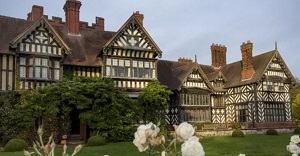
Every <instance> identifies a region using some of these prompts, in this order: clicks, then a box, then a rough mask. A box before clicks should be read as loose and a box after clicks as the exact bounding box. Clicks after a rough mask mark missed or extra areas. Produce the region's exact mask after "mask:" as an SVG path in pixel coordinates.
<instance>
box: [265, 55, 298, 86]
mask: <svg viewBox="0 0 300 156" xmlns="http://www.w3.org/2000/svg"><path fill="white" fill-rule="evenodd" d="M262 78H264V79H266V80H267V81H278V82H279V81H280V82H284V83H294V82H295V78H294V77H293V75H292V73H291V72H290V70H289V69H288V67H287V65H286V64H285V62H284V60H283V59H282V57H281V56H280V54H279V52H278V51H276V53H275V54H274V55H273V57H272V58H271V60H270V62H269V64H268V66H267V67H266V69H265V71H264V73H263V76H262Z"/></svg>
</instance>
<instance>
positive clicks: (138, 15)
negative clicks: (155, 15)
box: [133, 11, 144, 25]
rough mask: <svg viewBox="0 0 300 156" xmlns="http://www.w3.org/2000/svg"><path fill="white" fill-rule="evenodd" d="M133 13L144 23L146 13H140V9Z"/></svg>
mask: <svg viewBox="0 0 300 156" xmlns="http://www.w3.org/2000/svg"><path fill="white" fill-rule="evenodd" d="M133 15H134V16H135V18H136V19H137V20H138V21H139V22H140V24H141V25H143V20H144V15H143V14H140V12H139V11H136V12H135V13H133Z"/></svg>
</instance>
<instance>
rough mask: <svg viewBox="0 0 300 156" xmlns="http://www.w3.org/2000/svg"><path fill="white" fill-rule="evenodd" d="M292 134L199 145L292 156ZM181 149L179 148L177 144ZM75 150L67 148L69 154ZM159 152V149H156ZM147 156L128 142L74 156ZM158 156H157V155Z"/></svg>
mask: <svg viewBox="0 0 300 156" xmlns="http://www.w3.org/2000/svg"><path fill="white" fill-rule="evenodd" d="M292 135H294V134H279V135H277V136H276V135H248V136H245V137H243V138H233V137H231V136H214V137H206V138H201V139H200V142H201V144H202V146H203V148H204V151H205V153H206V155H207V156H238V155H239V154H240V153H244V154H246V156H291V153H289V152H288V151H287V150H286V145H288V144H289V142H290V137H291V136H292ZM178 148H179V149H180V144H178ZM73 149H74V147H73V146H70V147H69V149H68V151H69V154H70V155H71V151H72V150H73ZM156 149H157V150H160V149H161V148H160V147H157V148H156ZM61 153H62V148H61V147H58V148H57V151H56V155H58V156H59V155H61ZM0 155H1V156H22V155H23V152H0ZM103 155H109V156H147V153H145V152H143V153H140V152H139V151H138V149H137V148H136V147H135V146H134V145H133V144H132V143H131V142H121V143H109V144H107V145H104V146H99V147H87V146H85V147H83V148H82V150H81V151H80V152H79V153H78V155H77V156H103ZM157 156H159V154H157Z"/></svg>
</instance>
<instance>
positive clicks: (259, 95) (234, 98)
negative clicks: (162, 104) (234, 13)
mask: <svg viewBox="0 0 300 156" xmlns="http://www.w3.org/2000/svg"><path fill="white" fill-rule="evenodd" d="M252 49H253V43H251V42H250V41H248V42H247V43H243V44H242V45H241V54H242V60H241V61H237V62H234V63H230V64H227V63H226V52H227V48H226V47H225V46H221V45H215V44H213V45H212V46H211V55H212V65H202V64H198V63H197V62H193V61H192V60H190V59H183V58H180V59H178V62H174V61H163V60H160V61H159V62H158V71H159V72H158V80H159V81H160V82H161V83H162V84H165V85H167V86H169V88H170V89H171V90H172V91H173V92H174V94H173V95H172V96H173V97H172V98H171V99H172V102H171V104H170V108H169V110H167V113H168V114H169V115H168V122H169V123H170V124H178V123H180V122H183V121H188V122H200V123H218V124H225V125H232V124H234V123H241V124H244V125H245V126H247V127H249V128H263V127H264V128H265V127H290V126H293V124H292V116H291V102H290V97H289V90H290V88H291V85H292V84H293V83H294V82H295V79H294V77H293V75H292V74H291V72H290V71H289V69H288V67H287V66H286V64H285V62H284V60H283V59H282V57H281V56H280V54H279V52H278V50H277V48H275V50H273V51H270V52H266V53H263V54H261V55H257V56H252ZM160 71H164V72H160ZM169 80H172V81H169ZM201 83H202V84H201ZM198 101H200V102H198ZM188 108H189V109H188ZM206 112H207V113H206ZM206 115H207V117H208V118H207V117H206Z"/></svg>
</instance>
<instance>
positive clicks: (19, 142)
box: [4, 139, 28, 152]
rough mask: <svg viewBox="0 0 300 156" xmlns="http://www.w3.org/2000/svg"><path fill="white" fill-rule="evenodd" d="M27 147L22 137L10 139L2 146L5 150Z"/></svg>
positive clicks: (10, 150)
mask: <svg viewBox="0 0 300 156" xmlns="http://www.w3.org/2000/svg"><path fill="white" fill-rule="evenodd" d="M24 149H25V150H26V149H28V144H27V143H26V141H25V140H23V139H11V140H9V141H8V142H7V144H6V145H5V146H4V150H5V152H14V151H23V150H24Z"/></svg>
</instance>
